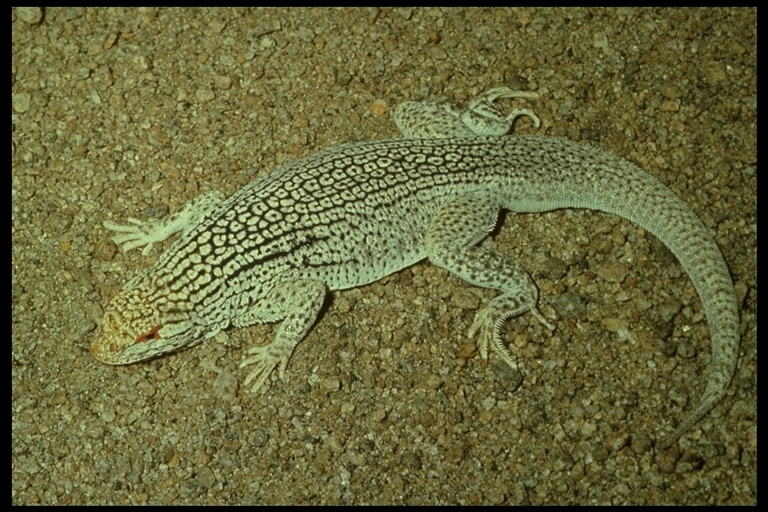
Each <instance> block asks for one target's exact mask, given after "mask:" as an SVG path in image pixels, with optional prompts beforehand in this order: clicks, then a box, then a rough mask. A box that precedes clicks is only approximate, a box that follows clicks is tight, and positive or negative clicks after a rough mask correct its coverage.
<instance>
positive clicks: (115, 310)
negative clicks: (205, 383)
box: [91, 282, 203, 364]
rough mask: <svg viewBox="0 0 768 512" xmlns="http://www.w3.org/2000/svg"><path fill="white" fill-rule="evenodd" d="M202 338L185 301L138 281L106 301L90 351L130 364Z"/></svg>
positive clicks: (103, 358)
mask: <svg viewBox="0 0 768 512" xmlns="http://www.w3.org/2000/svg"><path fill="white" fill-rule="evenodd" d="M202 338H203V336H202V333H201V332H200V329H199V328H198V324H197V323H196V322H194V321H193V318H192V316H191V315H190V314H189V308H187V307H186V303H185V301H181V300H174V297H172V296H169V295H163V296H158V295H157V293H155V294H154V295H153V294H152V293H150V292H149V291H148V287H147V286H142V284H141V282H138V283H135V284H134V285H133V286H130V287H127V288H126V289H123V290H122V291H121V292H120V293H118V294H117V295H116V296H115V297H114V298H113V299H112V300H111V301H110V302H109V304H108V305H107V308H106V311H105V313H104V320H103V321H102V323H101V326H100V327H99V329H98V332H97V334H96V339H95V340H94V341H93V343H92V344H91V353H92V354H93V356H94V357H95V358H96V359H98V360H99V361H101V362H102V363H107V364H130V363H135V362H138V361H143V360H145V359H150V358H152V357H156V356H159V355H162V354H166V353H168V352H173V351H175V350H179V349H181V348H184V347H187V346H190V345H194V344H195V343H197V342H199V341H201V340H202Z"/></svg>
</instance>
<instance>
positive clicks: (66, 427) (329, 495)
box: [11, 8, 757, 504]
mask: <svg viewBox="0 0 768 512" xmlns="http://www.w3.org/2000/svg"><path fill="white" fill-rule="evenodd" d="M12 18H13V22H12V31H13V33H12V35H13V48H12V55H13V69H12V71H13V90H12V93H13V96H12V98H13V105H12V107H13V111H12V128H13V133H12V139H13V140H12V144H13V145H12V161H13V171H12V196H11V199H12V240H13V248H12V279H13V306H12V310H13V313H12V314H13V332H12V341H13V344H12V347H13V349H12V357H13V360H12V373H11V375H12V385H13V392H12V428H13V435H12V443H13V444H12V453H13V455H12V461H13V462H12V466H13V474H12V493H11V496H12V501H13V502H14V503H17V504H84V503H115V504H128V503H135V504H140V503H147V504H178V503H189V504H193V503H194V504H214V503H224V504H236V503H238V504H274V503H286V504H309V503H312V504H316V503H331V504H333V503H350V504H365V503H381V504H397V503H406V504H429V503H446V504H451V503H456V504H474V503H489V504H496V503H504V504H567V503H577V504H611V503H614V504H655V503H669V504H705V503H716V504H751V503H755V501H756V484H757V482H756V444H757V425H756V313H755V308H756V300H757V299H756V229H757V221H756V216H755V210H756V165H757V156H756V145H757V140H756V126H757V114H756V111H757V96H756V33H757V26H756V12H755V10H754V9H696V10H688V9H682V10H680V9H639V10H638V9H630V8H626V9H499V10H496V9H470V10H460V9H355V10H335V9H266V10H240V9H211V10H196V9H157V10H155V9H139V10H136V9H46V10H45V11H38V10H36V9H15V10H14V11H13V12H12ZM498 86H509V87H512V88H516V89H525V90H532V91H536V92H538V93H539V94H540V96H541V98H540V99H539V100H537V101H532V102H529V103H528V104H521V105H519V106H528V107H530V108H533V109H534V110H535V111H536V112H537V113H538V115H539V116H540V117H541V119H542V122H543V126H542V127H541V128H540V129H539V130H535V129H534V128H533V127H532V126H531V123H530V121H529V120H527V119H523V120H520V122H519V123H518V125H517V131H518V132H520V133H534V132H535V133H539V134H542V135H558V136H565V137H568V138H571V139H573V140H580V141H583V142H584V143H588V144H594V145H596V146H599V147H601V148H603V149H605V150H607V151H610V152H612V153H615V154H617V155H621V156H623V157H625V158H628V159H630V160H632V161H634V162H636V163H638V164H639V165H641V166H642V167H643V168H645V169H646V170H647V171H648V172H650V173H651V174H653V175H655V176H657V177H658V178H659V179H660V180H662V181H663V182H664V183H666V184H667V185H669V186H670V187H671V188H672V189H673V190H674V191H675V192H676V193H677V194H678V195H679V196H680V197H681V198H683V199H684V200H685V201H686V202H687V203H688V204H689V205H690V206H691V207H692V208H693V210H694V211H696V212H697V214H698V215H699V216H700V217H701V219H702V220H703V221H704V223H705V224H706V225H707V226H708V228H709V229H710V231H711V233H712V234H713V236H714V237H715V239H716V240H717V242H718V244H719V245H720V247H721V248H722V251H723V254H724V256H725V259H726V261H727V262H728V265H729V267H730V270H731V272H732V275H733V277H734V281H735V283H736V289H737V292H738V294H739V300H740V307H741V315H742V316H741V332H742V344H741V360H740V363H739V368H738V371H737V374H736V377H735V379H734V382H733V384H732V385H731V387H730V390H729V396H728V397H726V399H725V400H724V401H723V402H722V403H721V404H720V405H719V406H718V407H717V408H715V410H713V411H712V412H711V414H709V415H708V416H707V417H706V418H705V419H704V420H703V421H702V422H700V424H698V425H697V426H696V427H695V428H693V429H692V430H691V431H690V432H689V433H688V434H687V435H686V436H684V438H683V439H682V440H681V441H680V442H679V450H677V449H674V450H670V451H667V452H657V450H656V448H655V446H654V442H655V440H656V439H657V438H658V437H660V436H661V435H663V434H665V433H668V432H670V431H671V428H672V427H673V426H674V425H675V424H676V423H677V421H679V420H680V418H682V416H683V413H684V411H686V410H688V409H689V408H690V407H691V406H692V404H693V403H694V402H695V401H696V400H697V398H698V396H699V395H700V394H701V392H702V391H703V389H704V385H705V383H706V375H707V372H708V368H709V357H710V349H709V334H708V328H707V324H706V319H705V317H704V313H703V311H702V309H701V305H700V302H699V300H698V298H697V296H696V292H695V290H694V288H693V286H692V284H691V282H690V280H689V279H688V277H687V276H686V274H685V273H684V272H683V271H682V269H681V268H680V266H679V264H678V263H677V261H676V260H675V258H674V257H673V256H671V254H670V253H669V252H668V251H667V250H666V249H665V248H664V247H663V246H661V244H660V243H659V242H658V241H657V240H656V239H655V238H654V237H653V236H652V235H650V234H648V233H647V232H645V231H644V230H642V229H640V228H639V227H637V226H635V225H632V224H631V223H629V222H626V221H623V220H622V219H620V218H618V217H615V216H612V215H606V214H601V213H596V212H590V211H576V210H566V211H558V212H551V213H546V214H537V215H512V214H507V215H506V216H504V218H503V223H502V224H501V227H500V229H499V230H498V233H496V234H495V235H494V236H493V237H492V238H491V239H489V240H488V241H486V242H485V243H486V244H487V245H488V246H489V247H494V248H496V249H497V250H499V251H502V252H504V253H506V254H509V255H510V256H512V257H514V258H515V259H516V260H517V261H519V262H520V263H521V264H522V265H524V266H525V267H526V268H527V269H529V271H530V274H531V276H532V277H533V278H534V280H535V281H536V282H537V284H538V286H539V289H540V291H541V300H540V302H541V308H542V311H543V312H544V313H545V314H546V315H548V316H550V318H553V319H554V321H555V323H556V327H557V328H556V330H555V331H554V332H552V333H550V332H548V331H546V330H545V329H543V328H542V326H541V325H539V324H538V323H537V322H536V321H535V320H534V319H532V318H531V316H530V315H525V316H523V317H521V318H517V319H514V320H511V321H510V322H509V323H508V324H507V328H506V331H505V339H506V340H507V341H508V342H509V343H510V344H511V348H512V350H513V351H514V352H515V353H516V354H517V355H518V357H519V358H520V360H521V361H522V363H523V371H524V375H525V380H524V382H523V384H522V386H521V387H520V388H518V389H516V390H514V389H511V386H510V381H509V375H508V372H507V371H506V370H505V367H504V365H503V363H501V362H500V361H499V360H498V358H496V357H494V356H493V355H492V356H491V362H490V365H489V367H488V368H484V367H483V364H482V363H481V361H480V360H479V358H478V357H476V356H473V347H474V344H473V342H472V340H468V339H467V336H466V333H467V329H468V327H469V325H470V324H471V321H472V319H473V317H474V313H475V310H476V309H477V308H478V307H479V306H480V305H481V304H482V303H483V302H485V301H487V300H489V299H490V298H491V297H493V296H494V295H495V293H494V292H492V291H486V290H479V289H476V288H474V287H472V286H469V285H467V284H465V283H463V282H461V281H460V280H458V279H456V278H454V277H453V276H451V275H449V274H448V273H446V272H444V271H442V270H440V269H437V268H435V267H434V266H431V265H429V264H428V263H422V264H419V265H416V266H414V267H413V268H410V269H407V270H405V271H402V272H399V273H397V274H395V275H393V276H390V277H387V278H385V279H383V280H381V281H379V282H377V283H374V284H372V285H370V286H365V287H362V288H359V289H355V290H349V291H345V292H338V293H335V294H334V295H333V298H332V299H331V300H329V302H328V306H327V309H326V311H325V312H324V314H323V315H322V317H321V318H320V320H319V322H318V323H317V325H316V326H315V327H314V329H313V330H312V331H311V332H310V334H309V336H308V337H307V339H306V340H305V341H304V342H303V343H301V344H300V345H299V346H298V348H297V350H296V352H295V353H294V356H293V358H292V359H291V362H290V365H289V367H288V371H287V375H286V379H285V380H282V381H277V380H274V377H273V383H272V386H271V388H270V389H269V391H268V392H266V393H263V394H259V395H250V394H249V393H248V392H247V390H245V389H243V388H242V387H241V386H240V383H241V382H242V380H243V378H244V377H245V375H247V369H244V370H241V369H239V368H238V363H239V361H240V360H241V359H242V357H243V354H244V351H245V350H246V349H247V348H248V347H249V346H251V345H253V344H254V343H258V342H263V341H265V340H269V339H271V337H272V336H273V335H274V329H275V326H274V325H264V326H254V327H252V328H247V329H233V330H229V331H228V332H227V334H226V335H225V336H220V337H219V338H217V339H215V340H211V341H208V342H206V343H204V344H202V345H198V346H197V347H195V348H192V349H190V350H186V351H183V352H180V353H178V354H173V355H169V356H166V357H162V358H158V359H156V360H153V361H150V362H146V363H141V364H136V365H131V366H125V367H110V366H106V365H103V364H100V363H98V362H97V361H95V360H94V359H93V357H92V356H91V355H90V353H89V351H88V346H89V344H90V341H91V339H92V338H93V336H94V334H95V329H96V327H97V325H98V324H99V323H100V322H101V317H102V315H103V307H104V305H105V304H106V302H107V301H108V300H109V299H110V298H111V297H112V296H113V295H114V294H115V293H116V291H117V290H119V288H120V286H122V284H123V283H124V282H125V281H127V279H128V278H129V277H130V276H132V275H134V274H135V273H136V272H138V271H140V270H142V269H145V268H147V267H148V266H149V265H151V264H152V262H153V261H154V260H155V259H156V258H157V256H158V254H159V250H157V249H156V250H154V251H153V252H152V254H151V255H150V256H148V257H143V256H142V255H141V254H140V251H132V252H129V253H126V254H123V253H122V251H120V250H118V248H117V247H116V246H115V244H114V243H113V242H112V241H111V240H110V238H109V236H110V234H109V233H108V232H107V231H106V230H105V229H104V228H103V227H102V222H103V221H104V220H105V219H114V220H115V221H118V222H119V221H124V220H125V219H126V218H127V217H130V216H133V217H139V218H151V217H157V216H161V215H164V214H165V213H168V212H172V211H176V210H177V209H179V208H180V207H181V206H182V205H183V204H184V203H185V202H186V201H188V200H190V199H191V198H193V197H195V196H197V195H199V194H200V193H202V192H205V191H208V190H221V191H223V192H224V193H226V194H231V193H233V192H234V191H236V190H237V189H238V188H240V187H241V186H243V185H244V184H246V183H248V182H249V181H251V180H252V179H253V178H254V177H256V176H261V175H264V174H266V173H269V172H271V171H273V170H274V169H276V168H278V167H279V166H280V165H281V164H283V163H285V162H290V161H293V160H295V159H297V158H299V157H302V156H305V155H309V154H311V153H313V152H315V151H317V150H320V149H323V148H327V147H331V146H333V145H336V144H339V143H343V142H347V141H352V140H366V139H382V138H389V137H394V136H396V135H397V132H396V130H395V128H394V125H393V123H392V121H391V118H390V114H391V111H392V109H393V108H394V106H395V105H397V104H398V103H399V102H401V101H404V100H409V99H421V98H430V99H446V100H451V101H455V102H466V101H467V100H468V99H470V98H471V97H473V96H474V95H476V94H478V93H480V92H482V91H484V90H486V89H488V88H491V87H498ZM513 106H514V104H513V103H510V102H507V103H504V104H503V108H505V109H509V108H512V107H513ZM542 172H546V170H544V169H543V170H542ZM166 247H167V245H166ZM158 249H162V247H161V248H158Z"/></svg>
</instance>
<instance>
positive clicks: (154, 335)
mask: <svg viewBox="0 0 768 512" xmlns="http://www.w3.org/2000/svg"><path fill="white" fill-rule="evenodd" d="M162 327H163V324H160V325H157V326H155V327H153V328H152V329H150V330H149V331H148V332H146V333H144V334H139V335H138V336H137V337H136V341H137V342H138V343H146V342H148V341H155V340H159V339H160V333H159V332H158V331H160V329H161V328H162Z"/></svg>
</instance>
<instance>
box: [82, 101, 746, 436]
mask: <svg viewBox="0 0 768 512" xmlns="http://www.w3.org/2000/svg"><path fill="white" fill-rule="evenodd" d="M536 97H538V95H537V94H536V93H534V92H525V91H512V90H510V89H509V88H506V87H500V88H494V89H490V90H488V91H486V92H485V93H483V94H480V95H478V96H477V97H475V98H474V99H472V100H471V101H470V102H469V103H468V105H467V106H466V107H464V106H457V105H453V104H451V103H448V102H439V101H408V102H404V103H402V104H400V105H399V106H398V107H397V108H396V109H395V111H394V114H393V117H394V121H395V124H396V125H397V127H398V128H399V130H400V132H401V133H402V135H403V137H402V138H396V139H391V140H381V141H363V142H352V143H346V144H342V145H340V146H336V147H332V148H330V149H326V150H323V151H320V152H318V153H316V154H314V155H311V156H308V157H305V158H302V159H299V160H297V161H295V162H292V163H289V164H286V165H283V166H282V167H280V168H278V169H277V170H275V171H273V172H272V173H269V174H267V175H265V176H263V177H259V178H256V179H255V180H254V181H252V182H251V183H250V184H248V185H246V186H245V187H243V188H242V189H240V191H238V192H236V193H235V194H233V195H232V196H231V197H229V198H225V197H224V195H223V194H222V193H220V192H217V191H213V192H208V193H205V194H203V195H201V196H198V197H197V198H195V199H193V200H192V201H190V202H188V203H187V204H186V205H185V206H184V207H182V208H181V209H180V210H179V211H177V212H176V213H174V214H172V215H169V216H167V217H166V218H163V219H159V220H156V221H151V222H142V221H140V220H138V219H135V218H129V219H128V221H129V224H117V223H115V222H113V221H110V220H106V221H104V223H103V224H104V226H105V227H106V228H107V229H109V230H112V231H115V232H116V233H117V234H116V235H115V236H114V238H113V240H114V241H115V242H116V243H117V244H119V245H121V246H122V249H123V250H124V251H127V250H131V249H134V248H137V247H142V246H143V247H144V249H143V253H144V255H147V254H148V253H149V251H150V250H151V248H152V245H153V244H154V243H155V242H161V241H164V240H165V239H167V238H168V237H170V236H171V235H174V234H176V233H179V232H180V233H181V235H180V236H179V238H178V239H177V240H176V241H175V242H174V243H173V244H172V245H171V246H170V247H169V248H168V249H167V250H166V251H165V252H163V253H162V254H161V255H160V256H159V258H158V260H157V261H156V263H155V265H154V266H153V267H152V268H149V269H147V270H145V271H143V272H140V273H138V274H137V275H136V276H135V277H133V278H132V279H130V280H129V281H128V282H127V283H126V284H125V285H124V286H123V288H122V289H121V291H120V292H119V293H118V294H117V295H116V296H115V297H114V298H113V299H112V300H111V301H110V302H109V303H108V305H107V307H106V309H105V313H104V319H103V321H102V323H101V325H100V326H99V328H98V331H97V333H96V337H95V339H94V341H93V343H92V345H91V352H92V354H93V355H94V356H95V357H96V359H98V360H99V361H102V362H104V363H107V364H113V365H122V364H130V363H135V362H138V361H142V360H146V359H150V358H153V357H156V356H159V355H162V354H166V353H169V352H173V351H176V350H179V349H182V348H187V347H191V346H193V345H196V344H198V343H201V342H202V341H204V340H206V339H209V338H212V337H214V336H215V335H217V334H218V333H219V332H221V331H222V330H224V329H227V328H230V327H245V326H249V325H253V324H256V323H265V322H280V321H281V322H282V323H281V324H280V326H279V327H278V329H277V332H276V334H275V337H274V339H273V340H272V341H271V342H270V343H268V344H266V345H260V346H253V347H250V348H249V349H247V357H245V358H244V359H243V360H242V361H241V363H240V367H241V368H244V367H252V371H251V372H250V373H249V374H248V375H247V377H246V379H245V381H244V385H245V386H249V385H251V384H252V387H251V391H253V392H256V391H258V390H259V389H262V388H263V387H264V385H265V383H266V382H267V380H268V377H269V376H270V375H271V374H272V372H273V370H275V369H277V376H278V378H279V379H284V378H285V370H286V367H287V365H288V361H289V359H290V358H291V355H292V354H293V351H294V348H295V347H296V345H297V344H298V343H299V342H300V341H301V340H302V339H304V338H305V336H306V335H307V333H308V331H309V330H310V328H311V327H312V325H313V324H314V323H315V322H316V320H317V318H318V315H319V312H320V310H321V307H322V305H323V303H324V301H325V299H326V296H327V294H328V293H329V291H335V290H344V289H348V288H353V287H358V286H362V285H365V284H368V283H372V282H374V281H376V280H378V279H381V278H382V277H384V276H387V275H389V274H391V273H394V272H397V271H399V270H401V269H404V268H406V267H409V266H411V265H413V264H415V263H417V262H419V261H421V260H423V259H425V258H426V259H428V260H429V261H430V262H431V263H432V264H435V265H437V266H439V267H442V268H444V269H446V270H448V271H449V272H450V273H453V274H454V275H456V276H458V277H460V278H461V279H463V280H464V281H466V282H468V283H470V284H472V285H475V286H479V287H484V288H491V289H495V290H498V291H499V292H500V295H498V296H497V297H495V298H493V299H491V300H490V301H489V302H488V303H487V304H486V305H485V306H484V307H483V308H481V309H480V310H479V311H478V312H477V313H476V316H475V319H474V322H473V323H472V324H471V327H470V329H469V331H468V335H469V337H470V338H477V347H478V352H479V355H480V357H481V359H482V360H483V361H484V362H485V363H486V364H487V361H488V358H489V350H492V351H494V352H495V353H497V354H498V356H499V357H500V358H501V359H502V360H503V361H504V362H505V363H506V364H507V365H509V366H510V367H511V368H512V369H513V370H517V368H518V366H517V361H516V359H515V358H514V357H513V355H512V354H511V353H510V351H509V349H508V347H507V346H506V345H505V344H504V342H503V341H502V339H501V336H500V330H501V328H502V326H503V324H504V322H505V320H506V319H508V318H510V317H515V316H519V315H523V314H525V313H527V312H530V313H531V314H532V315H533V316H534V317H535V318H537V320H538V321H539V322H540V323H541V324H542V325H543V326H545V327H546V328H547V329H550V330H551V329H553V328H554V326H553V325H552V324H551V323H550V321H549V320H548V319H547V318H545V317H544V315H542V314H541V313H540V312H539V310H538V308H537V302H538V289H537V287H536V285H535V283H534V282H533V281H532V279H531V278H530V277H529V275H528V274H527V273H526V272H525V270H524V269H522V268H521V267H520V266H519V265H518V264H517V263H515V262H514V261H512V260H511V259H510V258H508V257H507V256H505V255H503V254H500V253H498V252H495V251H491V250H488V249H485V248H483V247H481V246H478V245H477V244H478V243H479V242H480V241H481V240H483V239H484V238H485V237H486V236H487V235H488V234H489V233H490V232H491V231H492V230H493V229H494V228H495V226H496V224H497V223H498V216H499V212H500V211H501V210H502V209H506V210H508V211H511V212H515V213H527V212H534V213H535V212H544V211H550V210H556V209H562V208H587V209H592V210H599V211H603V212H608V213H613V214H616V215H618V216H620V217H623V218H625V219H628V220H629V221H631V222H633V223H635V224H637V225H639V226H641V227H643V228H644V229H646V230H647V231H649V232H650V233H652V234H653V235H655V236H656V237H657V238H658V239H659V240H661V241H662V242H663V243H664V244H665V245H666V246H667V247H668V248H669V249H670V250H671V251H672V253H673V254H675V256H676V257H677V259H678V261H679V262H680V264H681V265H682V267H683V268H684V269H685V270H686V272H687V273H688V275H689V277H690V279H691V281H692V282H693V284H694V286H695V288H696V290H697V293H698V295H699V297H700V299H701V302H702V305H703V308H704V311H705V313H706V317H707V320H708V323H709V329H710V337H711V352H712V356H711V362H710V372H709V378H708V381H707V385H706V388H705V391H704V393H703V395H702V396H701V397H700V399H699V401H698V403H697V404H696V405H695V406H694V407H693V409H692V410H690V411H689V412H688V413H687V414H686V416H684V418H683V419H682V421H681V422H680V423H679V424H678V426H677V427H676V428H675V429H674V431H673V432H672V433H671V434H669V435H667V436H666V438H664V439H662V440H661V442H660V443H658V444H657V446H658V447H660V448H661V449H664V448H667V447H669V446H671V445H672V444H673V443H675V441H677V440H678V438H679V437H680V436H681V435H682V434H683V433H685V432H686V431H687V430H689V429H690V428H691V427H692V426H693V425H694V424H696V423H697V422H698V421H699V420H700V419H701V418H703V417H704V416H705V415H706V414H707V413H708V412H709V411H710V410H711V409H712V408H714V407H715V406H716V405H717V404H718V403H719V402H720V401H721V400H722V399H723V397H724V396H725V395H726V392H727V390H728V388H729V386H730V383H731V380H732V379H733V376H734V373H735V369H736V363H737V360H738V351H739V341H740V334H739V312H738V306H737V299H736V293H735V290H734V286H733V282H732V280H731V277H730V274H729V271H728V267H727V266H726V263H725V261H724V259H723V256H722V253H721V252H720V250H719V248H718V246H717V244H716V242H715V240H714V239H713V237H712V236H711V234H710V233H709V231H708V229H707V227H706V226H705V225H704V224H703V223H702V222H701V220H700V219H699V218H698V217H697V216H696V214H695V213H694V212H693V211H692V210H691V209H690V207H689V206H688V205H687V204H686V203H685V202H683V201H682V200H681V199H679V198H678V197H677V196H676V195H675V194H674V193H673V192H672V191H671V190H670V189H669V188H668V187H667V186H666V185H664V184H663V183H661V182H660V181H659V180H658V179H656V178H655V177H653V176H652V175H650V174H648V173H647V172H645V171H644V170H642V169H641V168H640V167H639V166H637V165H635V164H633V163H631V162H629V161H627V160H625V159H622V158H620V157H618V156H615V155H612V154H610V153H607V152H605V151H603V150H601V149H599V148H596V147H593V146H590V145H587V144H581V143H576V142H572V141H570V140H568V139H564V138H558V137H549V136H541V135H526V136H524V135H508V134H509V132H510V131H511V129H512V125H513V123H514V121H515V119H516V118H518V117H520V116H523V115H525V116H530V117H531V119H533V121H534V125H535V126H536V127H539V125H540V122H539V119H538V117H536V115H535V114H534V113H533V112H532V111H531V110H528V109H514V110H512V111H511V112H510V114H508V115H506V116H504V115H503V114H502V113H501V112H500V110H499V109H498V108H497V107H496V106H495V102H496V101H497V100H498V99H500V98H524V99H530V98H536ZM266 387H269V385H267V386H266Z"/></svg>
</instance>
